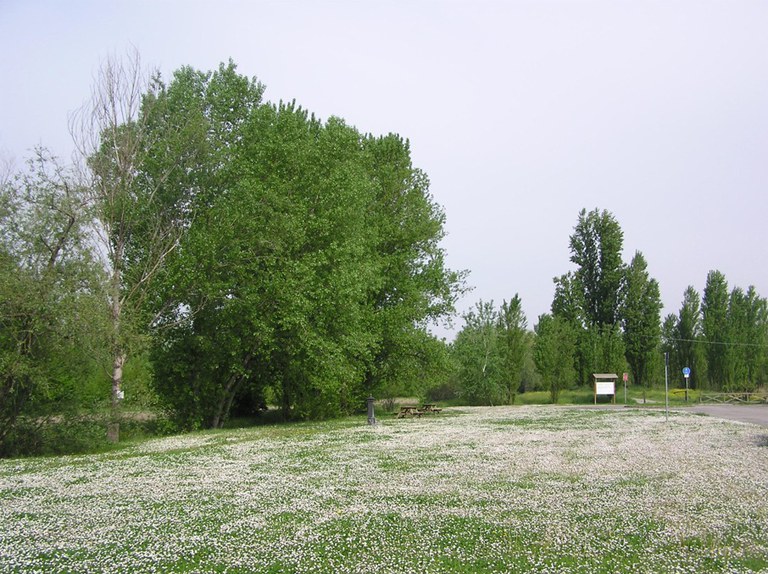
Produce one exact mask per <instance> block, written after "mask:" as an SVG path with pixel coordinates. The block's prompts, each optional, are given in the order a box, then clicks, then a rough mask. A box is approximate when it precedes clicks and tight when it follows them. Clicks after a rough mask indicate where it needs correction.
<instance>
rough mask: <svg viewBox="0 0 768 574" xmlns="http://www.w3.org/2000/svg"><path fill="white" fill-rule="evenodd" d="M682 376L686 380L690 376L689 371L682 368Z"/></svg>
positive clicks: (686, 368)
mask: <svg viewBox="0 0 768 574" xmlns="http://www.w3.org/2000/svg"><path fill="white" fill-rule="evenodd" d="M683 376H684V377H685V378H686V379H687V378H688V377H690V376H691V369H689V368H688V367H683Z"/></svg>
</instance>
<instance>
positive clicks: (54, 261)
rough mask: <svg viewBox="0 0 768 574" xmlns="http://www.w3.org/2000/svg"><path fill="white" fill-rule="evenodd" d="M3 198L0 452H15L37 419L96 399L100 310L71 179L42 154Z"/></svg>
mask: <svg viewBox="0 0 768 574" xmlns="http://www.w3.org/2000/svg"><path fill="white" fill-rule="evenodd" d="M0 198H1V199H0V206H1V209H0V228H2V229H3V232H2V235H0V454H9V453H13V452H19V449H20V448H23V446H20V445H24V444H27V443H28V442H29V441H26V439H24V438H23V437H24V436H27V435H29V432H28V431H27V430H24V429H29V428H34V427H35V426H36V425H37V423H36V422H35V421H36V420H39V419H42V418H44V417H47V416H49V415H51V414H52V413H56V414H60V413H64V412H66V413H71V412H72V411H73V410H76V409H77V408H79V407H82V408H88V407H91V406H93V405H94V404H95V403H97V402H98V401H99V398H100V396H99V393H98V391H97V390H95V389H94V387H93V385H92V384H91V383H92V382H93V381H94V380H95V379H96V378H97V377H98V374H99V371H98V368H99V365H98V360H97V358H98V354H99V350H100V348H101V346H102V344H101V339H102V335H103V333H102V332H100V330H99V329H100V326H101V325H102V324H103V323H102V321H101V315H100V311H101V310H102V309H103V307H102V306H101V305H100V304H99V302H98V297H99V290H98V288H97V285H98V281H99V280H100V274H99V272H98V269H97V268H96V267H95V266H94V265H93V261H92V258H91V255H90V253H89V251H88V249H89V245H88V242H87V237H86V234H85V231H84V230H83V228H84V225H85V222H86V220H87V218H88V213H87V210H86V204H85V202H84V200H83V189H82V187H81V186H79V185H78V184H77V181H76V180H75V178H74V175H73V174H72V173H71V172H70V171H68V170H66V169H64V168H63V167H61V166H60V164H59V162H58V160H56V158H54V157H52V156H51V155H50V154H49V153H48V152H47V151H46V150H43V149H38V150H36V152H35V156H34V157H33V159H32V160H30V162H29V163H28V166H27V170H26V171H25V172H22V173H19V174H17V175H16V176H14V177H12V178H9V179H7V180H6V181H5V182H3V185H2V188H1V189H0Z"/></svg>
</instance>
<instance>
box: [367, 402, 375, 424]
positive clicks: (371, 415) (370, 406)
mask: <svg viewBox="0 0 768 574" xmlns="http://www.w3.org/2000/svg"><path fill="white" fill-rule="evenodd" d="M375 400H376V399H374V398H373V397H368V424H369V425H375V424H376V414H375V413H374V412H373V402H374V401H375Z"/></svg>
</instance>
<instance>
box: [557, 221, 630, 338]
mask: <svg viewBox="0 0 768 574" xmlns="http://www.w3.org/2000/svg"><path fill="white" fill-rule="evenodd" d="M623 242H624V233H623V232H622V230H621V227H620V226H619V223H618V222H617V221H616V218H615V217H614V216H613V215H612V214H611V213H610V212H608V211H606V210H603V211H602V212H601V211H599V210H598V209H594V210H593V211H590V212H589V213H587V211H586V209H582V210H581V212H580V213H579V220H578V223H577V224H576V227H575V228H574V231H573V234H572V235H571V238H570V248H571V261H572V262H573V263H574V264H575V265H576V271H575V272H574V275H573V281H574V283H575V287H576V289H577V290H578V292H579V294H580V295H581V300H582V301H583V309H582V310H583V320H584V321H585V323H586V324H587V325H596V326H598V327H604V326H606V325H614V324H616V323H618V321H619V312H620V308H621V287H622V282H623V280H624V264H623V262H622V259H621V251H622V248H623Z"/></svg>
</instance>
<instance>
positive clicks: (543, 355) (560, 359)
mask: <svg viewBox="0 0 768 574" xmlns="http://www.w3.org/2000/svg"><path fill="white" fill-rule="evenodd" d="M535 332H536V341H535V343H534V345H533V360H534V363H535V365H536V369H537V371H538V372H539V374H540V375H541V377H542V379H543V381H544V385H545V386H546V387H547V388H548V389H549V395H550V399H551V400H552V402H553V403H557V401H558V399H559V397H560V392H561V391H562V390H563V389H566V388H568V387H570V386H571V384H572V382H574V380H575V379H576V369H575V368H574V364H573V361H574V357H575V355H576V343H577V334H576V332H575V329H574V326H573V325H572V323H571V322H570V321H567V320H566V319H563V318H562V317H558V316H556V315H548V314H545V315H541V316H540V317H539V322H538V323H537V324H536V328H535Z"/></svg>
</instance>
